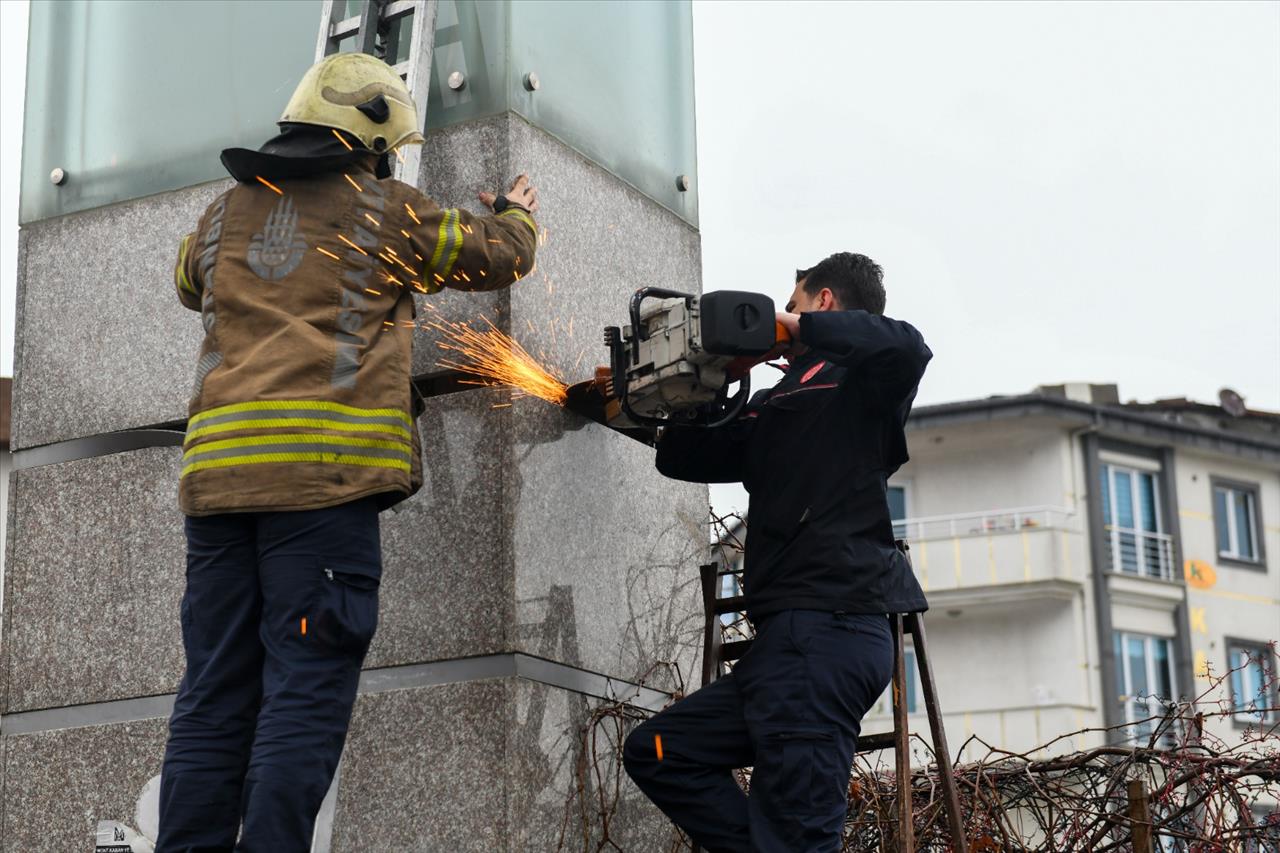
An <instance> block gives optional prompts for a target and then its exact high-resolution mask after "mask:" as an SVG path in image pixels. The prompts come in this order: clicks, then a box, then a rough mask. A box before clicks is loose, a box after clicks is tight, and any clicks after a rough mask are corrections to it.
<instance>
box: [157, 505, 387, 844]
mask: <svg viewBox="0 0 1280 853" xmlns="http://www.w3.org/2000/svg"><path fill="white" fill-rule="evenodd" d="M186 532H187V589H186V594H185V595H184V596H183V599H182V641H183V645H184V647H185V649H186V655H187V669H186V674H185V675H184V676H183V678H182V684H181V686H180V687H179V688H178V697H177V700H176V702H175V704H174V708H173V716H172V717H171V719H170V720H169V742H168V746H167V747H166V749H165V757H164V768H163V772H162V775H161V782H160V837H159V839H158V840H157V846H156V850H157V853H197V851H199V853H206V851H230V850H232V849H235V850H237V851H245V853H256V851H264V853H265V851H271V853H295V851H306V850H309V849H310V848H311V836H312V831H313V827H314V825H315V819H316V812H317V811H318V810H319V808H320V803H321V801H322V800H323V799H324V795H325V792H326V791H327V790H328V788H329V784H330V782H331V781H332V780H333V774H334V771H335V769H336V767H337V764H338V758H339V757H340V756H341V754H342V744H343V741H344V740H345V739H346V735H347V725H348V723H349V722H350V719H351V708H352V705H353V703H354V702H355V695H356V685H357V682H358V680H359V677H360V667H361V664H362V663H363V661H364V655H365V651H366V650H367V649H368V647H369V641H370V640H371V639H372V638H373V633H374V630H375V629H376V627H377V621H378V583H379V580H380V577H381V574H382V557H381V543H380V541H379V534H378V509H377V506H376V504H375V503H374V501H373V500H372V499H365V500H360V501H355V502H352V503H348V504H344V505H341V506H336V507H329V508H327V509H318V510H307V511H303V512H264V513H233V514H224V515H213V516H206V517H201V518H194V517H188V518H187V522H186ZM242 823H243V831H242V832H240V836H239V842H238V843H237V840H236V839H237V832H238V831H239V830H240V828H241V824H242Z"/></svg>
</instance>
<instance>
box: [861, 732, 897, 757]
mask: <svg viewBox="0 0 1280 853" xmlns="http://www.w3.org/2000/svg"><path fill="white" fill-rule="evenodd" d="M893 747H894V740H893V732H882V733H879V734H874V735H858V752H875V751H876V750H878V749H893Z"/></svg>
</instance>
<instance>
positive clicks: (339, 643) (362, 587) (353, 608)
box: [312, 560, 382, 658]
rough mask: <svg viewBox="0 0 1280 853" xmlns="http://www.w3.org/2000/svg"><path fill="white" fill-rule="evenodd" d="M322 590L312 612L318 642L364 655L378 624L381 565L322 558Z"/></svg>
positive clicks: (331, 647) (357, 654) (352, 654)
mask: <svg viewBox="0 0 1280 853" xmlns="http://www.w3.org/2000/svg"><path fill="white" fill-rule="evenodd" d="M317 569H318V571H319V573H320V591H319V595H318V596H317V597H316V598H317V601H316V604H315V607H314V609H313V611H312V613H313V615H312V620H313V630H314V631H315V639H316V642H318V643H321V644H323V645H324V646H326V647H328V648H330V649H332V650H333V651H335V652H338V653H341V654H345V655H351V656H353V657H358V658H363V657H364V654H365V652H366V651H368V649H369V643H370V641H371V640H373V634H374V631H376V630H377V627H378V586H379V583H380V581H381V578H382V568H381V567H380V566H377V565H367V564H360V563H345V562H334V561H331V560H320V561H319V562H318V563H317Z"/></svg>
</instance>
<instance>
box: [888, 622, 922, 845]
mask: <svg viewBox="0 0 1280 853" xmlns="http://www.w3.org/2000/svg"><path fill="white" fill-rule="evenodd" d="M889 624H890V626H891V629H892V633H893V681H892V684H893V752H894V758H895V759H896V760H895V766H896V768H897V773H898V838H897V842H898V844H897V847H896V848H895V849H897V850H898V851H900V853H914V851H915V849H916V839H915V827H914V825H913V823H912V817H911V751H910V749H911V748H910V739H909V738H910V733H909V732H908V730H907V666H906V658H907V656H906V653H905V652H904V650H903V647H902V644H903V638H902V616H901V615H900V614H897V613H894V614H892V615H891V616H890V617H889Z"/></svg>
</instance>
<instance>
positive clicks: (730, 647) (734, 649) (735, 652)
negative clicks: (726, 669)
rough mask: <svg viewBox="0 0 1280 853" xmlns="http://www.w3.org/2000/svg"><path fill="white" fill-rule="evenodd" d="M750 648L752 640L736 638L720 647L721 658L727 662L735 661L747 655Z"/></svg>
mask: <svg viewBox="0 0 1280 853" xmlns="http://www.w3.org/2000/svg"><path fill="white" fill-rule="evenodd" d="M749 648H751V641H750V640H735V641H734V642H732V643H725V644H724V645H722V646H721V647H720V660H721V661H723V662H725V663H728V662H729V661H735V660H737V659H738V658H740V657H742V656H743V655H745V654H746V653H747V649H749Z"/></svg>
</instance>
